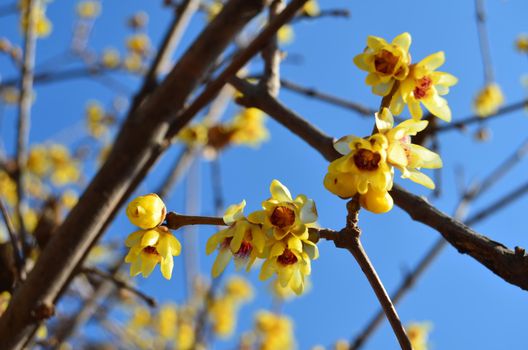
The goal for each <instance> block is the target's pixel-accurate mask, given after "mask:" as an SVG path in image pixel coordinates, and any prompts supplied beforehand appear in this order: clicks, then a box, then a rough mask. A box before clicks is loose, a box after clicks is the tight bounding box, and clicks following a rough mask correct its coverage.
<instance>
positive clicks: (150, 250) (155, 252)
mask: <svg viewBox="0 0 528 350" xmlns="http://www.w3.org/2000/svg"><path fill="white" fill-rule="evenodd" d="M143 251H144V252H145V253H147V254H152V255H159V253H158V250H157V249H156V247H153V246H151V245H149V246H146V247H145V248H143Z"/></svg>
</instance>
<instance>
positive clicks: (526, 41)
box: [515, 34, 528, 53]
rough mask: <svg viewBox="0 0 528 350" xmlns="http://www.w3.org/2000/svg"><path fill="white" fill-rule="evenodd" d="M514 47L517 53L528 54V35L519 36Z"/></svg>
mask: <svg viewBox="0 0 528 350" xmlns="http://www.w3.org/2000/svg"><path fill="white" fill-rule="evenodd" d="M515 46H516V47H517V50H519V52H523V53H528V34H521V35H519V37H518V38H517V41H516V42H515Z"/></svg>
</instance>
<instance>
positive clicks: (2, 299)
mask: <svg viewBox="0 0 528 350" xmlns="http://www.w3.org/2000/svg"><path fill="white" fill-rule="evenodd" d="M10 301H11V293H9V292H7V291H4V292H2V293H0V316H1V315H2V314H3V313H4V311H6V309H7V306H8V305H9V302H10Z"/></svg>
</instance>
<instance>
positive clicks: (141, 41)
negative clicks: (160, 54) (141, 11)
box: [126, 33, 150, 55]
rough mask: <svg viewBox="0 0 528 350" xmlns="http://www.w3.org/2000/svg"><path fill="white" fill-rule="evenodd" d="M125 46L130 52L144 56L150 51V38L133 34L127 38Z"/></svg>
mask: <svg viewBox="0 0 528 350" xmlns="http://www.w3.org/2000/svg"><path fill="white" fill-rule="evenodd" d="M126 46H127V48H128V50H130V51H131V52H134V53H137V54H139V55H145V54H147V53H148V51H149V50H150V38H149V37H148V36H147V35H146V34H143V33H140V34H134V35H132V36H130V37H128V39H127V42H126Z"/></svg>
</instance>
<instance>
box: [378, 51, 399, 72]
mask: <svg viewBox="0 0 528 350" xmlns="http://www.w3.org/2000/svg"><path fill="white" fill-rule="evenodd" d="M398 60H399V59H398V57H397V56H394V55H393V54H392V53H391V52H389V51H387V50H381V51H380V52H379V53H378V54H377V55H376V56H375V57H374V67H376V71H377V72H379V73H382V74H386V75H392V74H393V73H394V69H395V68H396V65H397V64H398Z"/></svg>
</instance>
